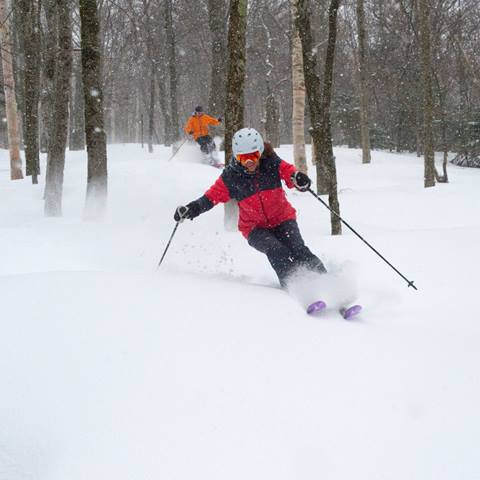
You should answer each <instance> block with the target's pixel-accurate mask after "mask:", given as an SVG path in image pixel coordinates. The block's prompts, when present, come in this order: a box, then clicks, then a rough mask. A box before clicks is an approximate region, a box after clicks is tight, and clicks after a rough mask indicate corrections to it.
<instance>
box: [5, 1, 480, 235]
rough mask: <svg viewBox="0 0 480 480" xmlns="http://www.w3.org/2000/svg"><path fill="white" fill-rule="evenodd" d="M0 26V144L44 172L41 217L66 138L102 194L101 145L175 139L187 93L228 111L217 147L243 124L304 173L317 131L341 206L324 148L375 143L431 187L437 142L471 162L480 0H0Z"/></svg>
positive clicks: (478, 111)
mask: <svg viewBox="0 0 480 480" xmlns="http://www.w3.org/2000/svg"><path fill="white" fill-rule="evenodd" d="M0 22H1V29H0V34H1V53H2V73H3V75H1V76H0V81H1V82H2V87H3V88H2V89H1V92H2V94H1V95H0V113H1V115H2V118H3V119H4V121H3V122H0V146H3V147H4V148H7V147H8V146H10V153H11V162H12V164H11V165H12V167H11V168H12V170H11V178H12V179H16V178H21V177H22V170H21V168H20V162H21V160H20V159H19V158H18V155H19V154H18V149H19V148H20V149H23V150H24V158H25V163H26V169H25V171H26V174H27V175H31V176H32V181H33V183H36V182H37V181H38V175H39V174H46V199H47V200H48V201H46V207H45V208H46V213H47V212H50V214H52V215H55V214H59V213H60V212H61V205H60V204H59V203H58V202H59V198H61V184H62V176H63V168H64V160H65V147H66V146H68V148H70V150H79V149H84V148H86V149H87V150H88V162H89V163H88V165H89V176H88V191H89V192H93V193H92V195H94V196H95V197H98V196H100V197H102V196H105V195H106V189H107V160H106V142H108V143H119V142H122V143H124V142H137V143H142V144H143V143H145V144H146V145H147V146H148V148H149V150H150V151H153V150H154V148H155V144H165V145H172V144H174V142H175V141H177V140H179V139H180V138H181V137H182V125H183V124H184V122H185V121H186V119H187V117H188V116H189V115H190V114H191V111H192V110H193V108H194V107H195V105H203V106H204V107H205V109H206V110H207V111H208V112H209V113H211V114H213V115H217V116H221V117H222V118H225V133H226V138H225V147H226V150H227V151H228V150H229V136H230V135H231V133H232V131H233V130H234V129H235V128H238V126H241V125H245V126H251V127H254V128H257V129H258V130H259V131H260V132H262V134H264V135H265V138H266V139H267V140H269V141H270V142H271V143H272V144H273V145H274V146H275V145H278V144H280V143H294V140H295V161H296V163H297V166H298V168H300V169H302V170H305V169H306V166H305V153H304V149H303V142H306V143H310V142H311V141H313V143H314V147H315V148H314V151H315V160H316V167H317V172H318V173H319V177H318V178H319V180H318V185H317V189H318V191H319V192H320V193H328V194H329V196H330V199H331V201H332V202H333V203H331V205H332V206H333V207H334V208H335V209H336V210H337V209H338V208H339V206H338V202H336V200H335V192H336V174H335V158H334V156H333V152H332V144H333V145H347V146H349V147H356V148H362V162H363V163H369V162H370V161H371V160H370V148H371V149H384V150H389V151H396V152H403V151H407V152H416V153H417V154H418V155H419V156H421V155H424V157H425V179H424V180H425V186H427V187H428V186H433V185H434V184H435V182H436V181H440V182H441V181H448V177H447V168H446V164H447V154H448V153H450V154H452V153H453V154H454V155H453V156H455V160H454V161H455V162H456V163H458V164H461V165H467V166H480V55H479V53H478V52H480V0H356V1H355V0H344V1H339V0H250V1H248V2H247V0H198V1H195V2H192V1H191V0H42V1H41V2H40V0H13V1H12V0H0ZM302 56H303V58H302ZM3 92H4V94H3ZM12 93H13V95H12ZM14 110H15V111H14ZM17 112H18V121H17V122H15V121H14V118H15V115H17ZM14 124H15V125H14ZM293 127H295V128H293ZM15 149H16V150H17V153H15ZM39 151H40V152H46V153H47V154H48V166H47V171H46V172H40V171H39V165H40V164H39V161H38V155H39ZM434 151H437V152H438V151H443V152H444V162H443V170H441V168H440V167H441V165H437V167H436V168H435V165H434V158H433V152H434ZM227 160H228V159H227ZM338 228H340V227H339V226H338Z"/></svg>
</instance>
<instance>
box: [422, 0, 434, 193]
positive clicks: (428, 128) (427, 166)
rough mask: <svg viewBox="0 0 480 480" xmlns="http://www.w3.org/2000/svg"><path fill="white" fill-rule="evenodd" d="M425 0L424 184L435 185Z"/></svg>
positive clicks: (424, 4)
mask: <svg viewBox="0 0 480 480" xmlns="http://www.w3.org/2000/svg"><path fill="white" fill-rule="evenodd" d="M429 8H430V7H429V4H428V1H427V0H420V38H421V55H422V87H423V135H424V142H423V145H424V147H423V150H424V185H425V188H427V187H433V186H435V153H434V150H433V92H432V59H431V51H430V48H431V47H430V10H429Z"/></svg>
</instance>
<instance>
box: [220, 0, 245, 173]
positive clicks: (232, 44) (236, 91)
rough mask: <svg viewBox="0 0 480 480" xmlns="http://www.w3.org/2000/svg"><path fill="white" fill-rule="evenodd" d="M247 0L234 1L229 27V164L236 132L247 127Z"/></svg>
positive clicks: (227, 108)
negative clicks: (244, 125) (245, 119)
mask: <svg viewBox="0 0 480 480" xmlns="http://www.w3.org/2000/svg"><path fill="white" fill-rule="evenodd" d="M247 3H248V2H247V0H231V2H230V23H229V29H228V55H229V60H228V79H227V99H226V111H225V165H228V163H229V162H230V158H231V156H232V137H233V134H234V133H235V132H236V131H237V130H239V129H240V128H242V127H243V115H244V101H245V99H244V92H245V72H246V70H245V63H246V60H245V57H246V30H247Z"/></svg>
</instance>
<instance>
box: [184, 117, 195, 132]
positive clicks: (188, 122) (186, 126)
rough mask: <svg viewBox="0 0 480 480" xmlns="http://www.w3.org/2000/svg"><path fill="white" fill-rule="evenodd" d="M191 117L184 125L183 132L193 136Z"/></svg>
mask: <svg viewBox="0 0 480 480" xmlns="http://www.w3.org/2000/svg"><path fill="white" fill-rule="evenodd" d="M192 123H193V122H192V117H190V118H189V119H188V120H187V123H186V124H185V127H184V131H185V133H186V134H187V135H193V125H192Z"/></svg>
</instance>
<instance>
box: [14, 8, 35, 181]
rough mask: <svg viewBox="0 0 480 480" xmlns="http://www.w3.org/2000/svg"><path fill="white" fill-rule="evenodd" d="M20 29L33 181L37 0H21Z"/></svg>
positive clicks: (27, 149)
mask: <svg viewBox="0 0 480 480" xmlns="http://www.w3.org/2000/svg"><path fill="white" fill-rule="evenodd" d="M18 6H19V9H20V13H21V20H20V22H21V29H22V37H23V50H24V57H25V72H24V76H23V79H24V82H23V83H24V85H23V93H24V103H25V126H24V129H23V130H24V137H25V164H26V174H27V175H31V176H32V183H33V184H37V183H38V175H39V174H40V156H39V144H38V132H39V128H38V127H39V122H38V115H39V108H38V107H39V99H40V35H39V11H38V5H37V2H36V1H35V0H19V5H18Z"/></svg>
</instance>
